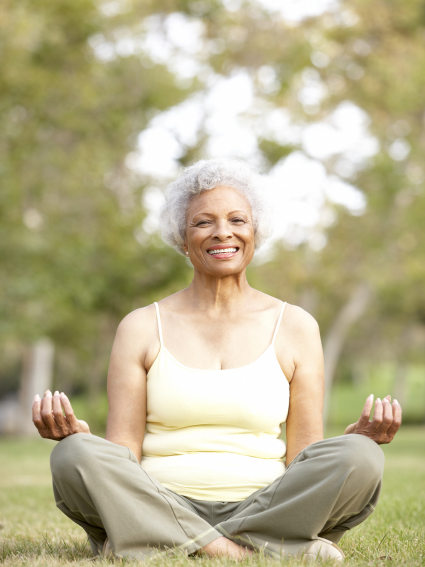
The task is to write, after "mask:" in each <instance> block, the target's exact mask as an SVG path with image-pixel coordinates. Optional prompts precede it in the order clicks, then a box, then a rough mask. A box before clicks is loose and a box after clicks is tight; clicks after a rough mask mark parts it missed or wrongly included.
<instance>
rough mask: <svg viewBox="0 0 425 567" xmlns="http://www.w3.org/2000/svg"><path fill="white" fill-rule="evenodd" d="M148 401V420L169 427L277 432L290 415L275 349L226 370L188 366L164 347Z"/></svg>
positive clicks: (151, 376) (285, 383)
mask: <svg viewBox="0 0 425 567" xmlns="http://www.w3.org/2000/svg"><path fill="white" fill-rule="evenodd" d="M147 400H148V408H147V410H148V412H147V413H148V415H147V419H148V421H149V422H155V423H157V424H158V423H161V424H162V425H163V426H164V427H166V428H167V429H169V428H171V429H174V428H175V429H177V428H183V427H193V426H198V425H226V426H228V427H229V426H230V427H235V428H238V429H243V430H246V431H250V432H251V431H263V432H264V431H274V430H275V429H276V427H278V426H279V424H280V423H282V422H284V421H285V420H286V416H287V413H288V407H289V384H288V381H287V380H286V378H285V376H284V374H283V372H282V370H281V368H280V366H279V363H278V362H277V359H276V357H275V355H274V351H272V349H267V351H266V352H265V353H264V354H263V355H262V356H261V357H260V358H259V359H257V360H256V361H255V362H254V363H253V364H250V365H248V366H245V367H242V368H235V369H230V370H222V371H214V370H209V371H202V370H194V369H190V368H187V367H185V366H184V365H182V364H180V363H178V362H177V361H176V360H175V359H174V358H173V357H172V355H170V353H168V352H167V350H166V349H163V350H162V351H161V352H160V355H159V356H158V359H157V360H156V361H155V364H154V365H153V367H152V368H151V370H150V372H149V374H148V381H147Z"/></svg>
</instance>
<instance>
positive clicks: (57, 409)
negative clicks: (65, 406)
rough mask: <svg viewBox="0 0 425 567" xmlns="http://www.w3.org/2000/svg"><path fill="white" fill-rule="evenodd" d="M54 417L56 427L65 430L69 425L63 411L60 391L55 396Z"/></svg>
mask: <svg viewBox="0 0 425 567" xmlns="http://www.w3.org/2000/svg"><path fill="white" fill-rule="evenodd" d="M53 417H54V418H55V421H56V425H57V426H58V427H59V428H60V429H63V428H64V426H66V425H67V423H66V419H65V417H64V415H63V411H62V404H61V397H60V395H59V392H58V391H56V392H55V393H54V396H53Z"/></svg>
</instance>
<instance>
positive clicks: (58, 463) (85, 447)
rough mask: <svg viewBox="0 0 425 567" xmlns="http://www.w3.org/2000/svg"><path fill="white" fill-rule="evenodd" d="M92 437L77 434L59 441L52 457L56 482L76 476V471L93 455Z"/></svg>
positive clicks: (53, 474) (52, 468)
mask: <svg viewBox="0 0 425 567" xmlns="http://www.w3.org/2000/svg"><path fill="white" fill-rule="evenodd" d="M90 437H92V436H91V435H88V434H86V433H76V434H75V435H70V436H69V437H65V439H62V441H59V443H58V444H57V445H56V447H55V448H54V449H53V451H52V453H51V455H50V469H51V471H52V476H53V479H54V480H66V479H67V478H70V477H73V476H74V475H75V471H76V469H77V468H78V467H80V465H81V464H82V463H83V462H85V461H86V460H87V458H88V457H90V454H92V451H91V447H90Z"/></svg>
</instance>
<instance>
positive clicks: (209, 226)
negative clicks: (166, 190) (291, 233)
mask: <svg viewBox="0 0 425 567" xmlns="http://www.w3.org/2000/svg"><path fill="white" fill-rule="evenodd" d="M184 250H185V252H186V251H188V252H189V258H190V261H191V262H192V264H193V266H194V268H195V270H199V271H201V272H203V273H207V274H210V275H213V276H225V275H231V274H236V273H239V272H241V271H243V270H244V269H245V268H246V266H247V265H248V264H249V263H250V262H251V260H252V257H253V255H254V250H255V243H254V229H253V226H252V215H251V207H250V205H249V202H248V200H247V199H246V197H244V196H243V195H242V194H241V193H239V192H238V191H236V190H235V189H232V188H231V187H225V186H219V187H215V189H211V190H209V191H204V192H203V193H201V194H200V195H198V196H197V197H194V198H193V199H192V201H191V202H190V204H189V208H188V211H187V216H186V239H185V244H184Z"/></svg>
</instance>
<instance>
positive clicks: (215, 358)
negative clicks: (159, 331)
mask: <svg viewBox="0 0 425 567" xmlns="http://www.w3.org/2000/svg"><path fill="white" fill-rule="evenodd" d="M274 322H275V321H273V320H271V321H269V320H268V319H267V318H266V319H265V320H258V318H257V319H254V318H252V317H242V318H240V319H236V320H235V319H229V320H227V321H226V322H225V323H224V324H223V321H222V320H219V321H214V320H213V319H211V318H209V319H208V320H205V321H203V320H202V319H198V320H178V319H177V318H176V319H173V318H172V317H170V318H168V319H166V320H165V321H164V323H163V337H164V344H165V345H166V347H167V349H168V351H169V352H170V353H172V355H173V356H174V357H175V358H176V359H177V360H178V361H179V362H180V363H182V364H183V365H185V366H188V367H191V368H196V369H201V370H228V369H234V368H239V367H242V366H245V365H247V364H250V363H252V362H254V361H255V360H256V359H257V358H258V357H260V356H261V355H262V353H264V352H265V350H266V349H267V348H268V347H269V346H270V344H271V342H272V338H273V331H274V325H273V323H274Z"/></svg>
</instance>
